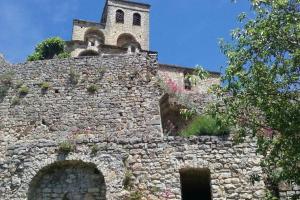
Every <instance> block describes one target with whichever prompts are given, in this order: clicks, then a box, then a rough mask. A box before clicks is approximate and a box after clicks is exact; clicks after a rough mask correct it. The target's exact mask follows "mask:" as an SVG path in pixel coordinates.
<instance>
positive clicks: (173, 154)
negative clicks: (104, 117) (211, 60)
mask: <svg viewBox="0 0 300 200" xmlns="http://www.w3.org/2000/svg"><path fill="white" fill-rule="evenodd" d="M100 138H101V135H97V137H88V136H85V137H84V138H83V139H77V140H76V142H75V144H76V149H75V150H74V151H72V152H70V153H69V154H61V153H60V151H59V144H58V143H56V142H54V141H53V140H44V139H40V140H34V141H26V142H24V141H19V142H16V143H15V144H11V145H10V147H9V148H8V152H7V155H6V158H5V159H4V161H2V162H0V169H1V171H0V178H1V180H2V181H1V182H0V199H3V200H22V199H26V197H27V194H28V195H31V193H30V192H29V193H28V191H31V190H30V189H29V187H30V185H31V184H32V180H35V179H36V178H35V177H39V173H40V172H41V171H42V172H43V171H45V170H44V169H45V168H49V167H47V166H50V167H51V166H53V165H54V166H55V163H57V162H70V161H72V162H74V161H75V163H76V162H78V161H82V162H84V163H94V165H95V166H96V167H97V169H98V170H99V171H100V172H101V174H103V176H104V180H105V184H106V198H107V200H119V199H120V200H121V199H126V197H127V196H129V195H130V193H132V192H133V191H140V192H141V195H142V196H143V197H144V198H143V199H145V200H161V199H172V200H179V199H181V190H180V188H181V185H180V174H179V170H180V169H187V168H208V169H209V170H210V172H211V190H212V198H213V199H214V200H221V199H222V200H223V199H224V200H225V199H232V200H236V199H239V200H246V199H247V200H250V199H251V200H252V199H262V198H263V196H264V183H263V182H262V181H259V182H255V183H252V181H251V175H253V174H261V173H262V172H261V168H260V166H259V163H260V159H261V158H260V156H258V155H257V154H256V147H255V145H254V143H252V142H251V141H248V142H245V143H243V144H240V145H235V146H234V145H233V143H232V141H231V139H226V138H218V137H199V138H190V139H184V138H174V137H169V138H165V139H162V138H161V139H159V138H157V139H152V140H146V139H144V140H141V139H115V140H103V139H100ZM95 147H97V151H95V150H94V149H95ZM74 168H76V165H74ZM128 172H130V174H132V176H130V177H129V178H130V181H131V183H132V184H130V185H132V187H129V188H128V187H127V189H125V185H124V179H125V177H126V174H128ZM78 174H79V172H74V174H73V177H77V176H79V175H78ZM66 175H68V173H65V174H62V176H66ZM69 175H70V174H69ZM47 177H48V179H51V173H50V174H49V175H48V176H47ZM84 178H87V179H88V177H87V176H82V180H81V181H83V182H84V181H86V180H85V179H84ZM96 180H98V181H99V180H101V178H100V179H98V178H97V177H96ZM47 188H48V189H50V190H51V189H52V187H50V186H48V187H47ZM74 188H75V189H76V187H75V186H74V187H73V189H74ZM70 189H72V188H69V190H70ZM48 191H49V190H47V191H45V192H46V193H45V194H48ZM51 191H52V190H51ZM53 191H54V190H53ZM97 191H99V190H97ZM65 192H67V190H66V191H65ZM58 193H59V194H61V192H58ZM44 199H45V200H47V199H50V198H46V197H45V198H44ZM52 199H53V198H52ZM54 199H56V198H54Z"/></svg>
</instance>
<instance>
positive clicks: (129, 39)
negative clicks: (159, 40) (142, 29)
mask: <svg viewBox="0 0 300 200" xmlns="http://www.w3.org/2000/svg"><path fill="white" fill-rule="evenodd" d="M117 46H118V47H123V48H128V47H131V48H134V49H141V45H140V44H139V43H138V42H137V40H136V39H135V37H134V36H133V35H131V34H129V33H123V34H121V35H120V36H119V37H118V39H117Z"/></svg>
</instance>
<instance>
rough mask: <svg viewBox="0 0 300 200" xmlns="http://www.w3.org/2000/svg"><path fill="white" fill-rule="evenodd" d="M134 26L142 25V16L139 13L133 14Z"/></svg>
mask: <svg viewBox="0 0 300 200" xmlns="http://www.w3.org/2000/svg"><path fill="white" fill-rule="evenodd" d="M133 25H135V26H140V25H141V15H140V14H139V13H134V14H133Z"/></svg>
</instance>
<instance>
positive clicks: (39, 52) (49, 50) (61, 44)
mask: <svg viewBox="0 0 300 200" xmlns="http://www.w3.org/2000/svg"><path fill="white" fill-rule="evenodd" d="M54 56H58V58H67V57H70V54H69V53H67V52H65V41H64V40H62V39H61V38H59V37H53V38H49V39H46V40H44V41H42V42H41V43H39V44H38V45H37V46H36V47H35V52H34V53H33V54H31V55H30V56H28V58H27V61H35V60H47V59H52V58H54Z"/></svg>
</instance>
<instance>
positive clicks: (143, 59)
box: [0, 53, 162, 158]
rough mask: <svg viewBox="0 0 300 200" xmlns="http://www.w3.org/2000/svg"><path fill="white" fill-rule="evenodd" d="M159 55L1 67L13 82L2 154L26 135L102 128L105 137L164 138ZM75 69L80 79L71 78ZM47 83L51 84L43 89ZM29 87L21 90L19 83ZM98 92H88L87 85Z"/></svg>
mask: <svg viewBox="0 0 300 200" xmlns="http://www.w3.org/2000/svg"><path fill="white" fill-rule="evenodd" d="M157 67H158V66H157V61H156V55H148V54H146V53H144V54H135V55H115V56H109V55H107V56H102V57H93V58H80V59H76V58H74V59H65V60H47V61H37V62H28V63H24V64H18V65H14V66H9V67H7V66H6V67H1V68H0V74H3V73H5V72H13V73H14V76H13V86H12V87H11V88H10V90H9V92H8V95H7V96H6V97H5V98H4V100H3V102H1V103H0V144H1V151H0V152H1V154H0V155H1V156H0V158H2V157H3V155H4V154H3V151H5V149H6V146H7V144H9V143H10V144H11V143H14V142H16V141H18V140H26V139H40V138H44V139H50V138H51V139H53V140H57V139H58V138H66V137H71V136H72V135H76V134H79V133H85V134H87V135H88V134H91V135H93V134H94V133H100V134H101V137H103V138H108V139H112V138H119V137H123V138H126V137H132V138H144V137H146V138H147V137H149V138H151V137H161V136H162V130H161V125H160V109H159V103H158V102H159V99H160V98H161V95H162V94H161V91H160V90H159V89H158V86H157V81H156V71H157ZM71 73H72V74H73V76H74V77H76V76H78V80H77V81H78V83H77V84H74V83H71V80H70V77H71ZM43 83H47V84H48V85H49V89H47V90H42V84H43ZM22 84H23V85H25V86H26V87H27V88H28V90H29V91H28V94H27V95H20V91H19V90H20V88H19V87H20V85H22ZM91 86H92V87H94V88H96V89H97V91H96V92H95V93H94V94H91V93H90V92H88V88H89V87H91Z"/></svg>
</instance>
